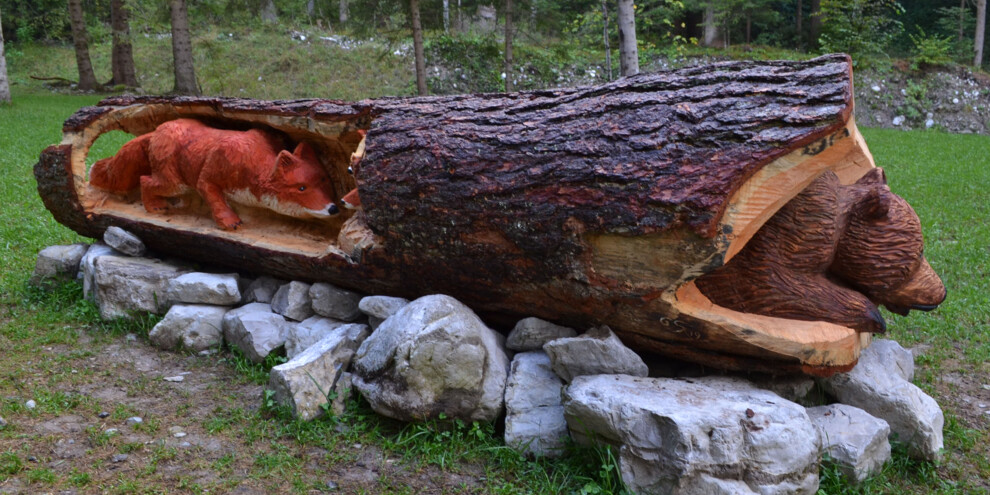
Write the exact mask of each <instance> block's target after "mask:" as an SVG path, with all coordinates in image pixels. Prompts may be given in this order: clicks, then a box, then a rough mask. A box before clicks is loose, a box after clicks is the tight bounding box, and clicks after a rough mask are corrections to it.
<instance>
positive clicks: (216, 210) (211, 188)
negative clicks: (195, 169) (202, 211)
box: [196, 179, 241, 230]
mask: <svg viewBox="0 0 990 495" xmlns="http://www.w3.org/2000/svg"><path fill="white" fill-rule="evenodd" d="M196 190H197V191H199V194H200V196H202V197H203V200H204V201H206V204H207V205H209V206H210V214H212V215H213V221H214V222H216V223H217V226H218V227H220V228H221V229H224V230H234V229H236V228H237V227H238V226H239V225H241V217H239V216H237V213H234V210H233V209H232V208H231V207H230V205H229V204H227V198H226V197H224V194H223V189H222V188H221V187H220V186H218V185H216V184H213V183H211V182H207V181H205V180H202V179H200V181H199V182H198V183H197V184H196Z"/></svg>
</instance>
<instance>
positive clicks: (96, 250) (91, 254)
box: [78, 242, 117, 302]
mask: <svg viewBox="0 0 990 495" xmlns="http://www.w3.org/2000/svg"><path fill="white" fill-rule="evenodd" d="M108 254H117V252H116V251H114V250H113V248H111V247H110V246H107V245H106V244H103V243H102V242H97V243H96V244H93V245H92V246H90V247H89V249H87V250H86V254H84V255H83V257H82V259H81V260H80V261H79V275H78V278H81V279H82V282H83V297H84V298H86V299H88V300H90V301H93V302H96V280H95V278H96V260H97V258H99V257H100V256H106V255H108Z"/></svg>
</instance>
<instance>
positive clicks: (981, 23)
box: [973, 0, 987, 69]
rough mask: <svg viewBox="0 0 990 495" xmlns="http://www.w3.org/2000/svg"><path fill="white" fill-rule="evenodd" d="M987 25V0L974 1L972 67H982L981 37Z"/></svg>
mask: <svg viewBox="0 0 990 495" xmlns="http://www.w3.org/2000/svg"><path fill="white" fill-rule="evenodd" d="M986 25H987V0H976V33H975V35H974V36H973V50H974V52H975V55H973V66H974V67H976V68H977V69H979V68H980V67H981V66H983V37H984V33H985V32H986Z"/></svg>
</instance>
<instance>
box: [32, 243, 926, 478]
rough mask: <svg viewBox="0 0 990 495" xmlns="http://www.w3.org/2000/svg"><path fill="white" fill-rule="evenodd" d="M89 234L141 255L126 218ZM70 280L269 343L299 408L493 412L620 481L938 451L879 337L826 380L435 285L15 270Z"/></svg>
mask: <svg viewBox="0 0 990 495" xmlns="http://www.w3.org/2000/svg"><path fill="white" fill-rule="evenodd" d="M107 237H108V238H109V239H112V240H113V242H115V243H118V244H120V245H121V246H126V249H128V250H129V251H130V252H132V253H141V252H143V251H142V250H141V249H137V248H135V247H134V246H135V241H136V242H137V243H138V244H139V243H140V240H138V239H131V237H129V235H128V234H127V233H126V232H114V233H113V234H112V235H110V233H108V236H107ZM109 239H108V240H109ZM71 277H77V278H79V279H81V280H82V282H83V286H84V292H85V294H86V296H87V297H90V298H93V300H94V301H95V302H96V303H97V305H98V306H99V308H100V315H101V317H103V318H106V319H111V318H118V317H126V316H130V315H133V314H134V313H136V312H151V313H155V314H164V317H163V318H162V320H161V321H160V322H159V323H158V324H157V325H156V326H155V327H154V328H153V329H152V330H151V332H150V334H149V339H150V341H151V342H152V343H153V344H154V345H156V346H158V347H160V348H162V349H167V350H184V351H187V352H197V353H211V352H215V350H216V349H217V348H219V347H220V346H222V345H226V346H228V347H229V348H231V349H237V350H238V351H239V352H240V353H241V354H242V355H244V356H245V357H246V358H247V359H250V360H251V361H254V362H258V363H260V362H264V361H265V360H266V358H267V357H268V356H269V355H271V354H272V353H276V352H278V353H284V354H285V356H286V357H287V358H288V362H285V363H284V364H280V365H278V366H275V367H273V368H272V369H271V374H270V378H269V385H268V388H269V389H271V390H272V391H273V392H274V393H273V395H272V397H274V398H275V400H276V401H277V402H279V403H281V404H284V405H285V406H287V407H288V408H289V409H290V410H291V411H293V413H294V414H295V415H296V416H298V417H299V418H302V419H306V420H310V419H314V418H317V417H319V416H322V415H324V414H328V413H330V414H341V413H342V412H343V411H344V406H345V403H346V400H347V399H348V398H349V397H350V396H351V394H352V393H353V392H352V391H351V390H352V389H353V390H356V391H357V392H359V393H360V394H361V395H362V396H363V397H364V399H365V400H367V401H368V403H369V404H370V405H371V407H372V408H373V409H374V410H375V411H376V412H378V413H379V414H383V415H386V416H389V417H393V418H397V419H400V420H404V421H421V420H427V419H436V418H441V417H446V418H457V419H462V420H466V421H494V420H497V419H498V418H500V417H503V415H504V418H505V419H504V421H505V442H506V444H507V445H509V446H511V447H513V448H515V449H517V450H519V451H520V452H523V453H525V454H526V455H530V456H559V455H561V454H563V453H564V448H565V446H566V445H567V444H568V443H569V442H571V441H573V442H575V443H578V444H593V443H598V444H601V443H603V444H606V445H610V446H612V447H613V448H614V449H615V451H616V453H617V457H618V459H619V465H620V466H619V467H620V471H621V474H622V479H623V482H624V483H625V484H626V486H627V487H628V488H629V489H630V490H632V491H633V492H634V493H678V494H693V493H781V494H783V493H808V494H812V493H815V492H816V490H817V489H818V469H819V463H820V461H821V458H822V454H824V453H827V454H828V456H829V458H830V459H831V460H832V461H833V462H835V463H837V464H838V465H839V467H840V468H841V469H842V470H843V472H844V473H846V475H847V477H848V478H849V480H850V481H852V482H858V481H861V480H863V479H865V478H867V477H868V476H870V475H871V474H872V473H875V472H876V471H877V470H879V469H880V468H881V466H882V465H883V464H884V463H885V462H886V461H887V460H889V458H890V443H889V439H890V438H896V439H898V440H899V441H901V442H904V443H905V444H906V445H907V446H908V447H909V452H910V453H911V454H912V455H914V456H916V457H918V458H921V459H927V460H936V459H938V457H939V455H940V449H941V448H942V426H943V422H944V420H943V417H942V411H941V410H940V409H939V407H938V404H936V403H935V401H934V400H933V399H932V398H931V397H929V396H927V395H925V394H924V392H922V391H921V390H920V389H919V388H918V387H916V386H914V385H913V384H912V383H911V382H910V380H911V379H912V377H913V373H914V360H913V357H912V355H911V353H910V351H907V350H905V349H903V348H901V347H900V346H899V345H898V344H897V343H896V342H894V341H891V340H877V341H875V342H874V343H873V344H872V345H871V346H870V347H869V348H867V349H866V351H865V352H864V353H863V355H862V357H861V358H860V363H859V364H858V365H857V366H856V367H855V368H854V369H853V370H851V371H850V372H849V373H843V374H838V375H835V376H833V377H830V378H827V379H816V380H812V379H810V378H807V377H780V378H778V377H750V378H752V379H744V378H741V377H731V376H702V373H698V372H697V368H690V369H687V370H686V369H684V368H679V367H678V366H677V365H676V364H674V363H672V362H669V360H668V361H663V360H651V362H650V365H649V366H647V364H646V363H645V362H644V360H643V359H642V358H641V357H640V356H639V355H637V354H636V353H635V352H633V351H632V350H630V349H628V348H627V347H625V346H624V345H623V344H622V342H621V341H620V340H619V339H618V337H616V336H615V334H613V333H612V332H611V330H609V329H608V327H599V328H592V329H590V330H588V331H587V332H585V333H583V334H579V332H578V331H577V330H575V329H573V328H568V327H563V326H559V325H556V324H554V323H551V322H547V321H543V320H540V319H537V318H525V319H523V320H520V321H519V322H518V323H517V324H516V326H515V328H513V329H512V331H511V332H509V334H508V338H505V337H503V336H502V334H501V333H499V332H497V331H496V330H494V329H492V328H489V327H488V326H487V325H486V324H485V323H484V322H483V321H482V320H481V319H480V318H479V317H478V316H477V315H476V314H475V313H474V312H473V311H472V310H471V309H470V308H468V307H467V306H465V305H463V304H461V303H460V302H458V301H457V300H456V299H454V298H452V297H449V296H444V295H430V296H425V297H421V298H419V299H416V300H413V301H409V300H406V299H402V298H397V297H389V296H381V295H372V296H364V295H362V294H357V293H354V292H351V291H348V290H346V289H343V288H340V287H336V286H333V285H331V284H327V283H315V284H312V285H311V284H308V283H304V282H301V281H280V280H277V279H274V278H271V277H267V276H262V277H258V278H255V279H248V278H245V277H243V276H241V275H238V274H210V273H201V272H197V271H194V270H193V269H192V268H191V267H190V266H187V265H185V264H183V263H181V262H174V261H166V260H160V259H155V258H152V257H149V256H148V255H134V256H132V255H127V254H124V253H122V252H121V251H119V250H118V249H114V248H112V247H110V246H107V245H105V244H102V243H98V244H94V245H92V246H85V245H80V244H76V245H72V246H53V247H50V248H46V249H45V250H43V251H42V252H41V253H40V254H39V257H38V262H37V267H36V269H35V273H34V276H33V277H32V279H31V281H32V283H34V284H39V285H41V284H44V283H46V281H48V280H51V279H67V278H71ZM513 352H516V354H514V355H513ZM813 389H814V390H817V391H818V392H819V393H817V394H815V393H812V390H813ZM815 396H817V397H819V400H818V401H814V400H809V399H808V397H815ZM826 396H828V397H831V399H832V400H831V401H823V400H820V399H821V398H823V397H826ZM806 406H808V407H806Z"/></svg>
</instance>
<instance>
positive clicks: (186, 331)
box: [148, 304, 230, 352]
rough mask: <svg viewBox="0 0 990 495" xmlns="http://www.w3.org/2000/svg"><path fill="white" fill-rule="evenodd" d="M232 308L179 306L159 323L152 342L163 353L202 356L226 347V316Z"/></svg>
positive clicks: (173, 308) (175, 306) (152, 334)
mask: <svg viewBox="0 0 990 495" xmlns="http://www.w3.org/2000/svg"><path fill="white" fill-rule="evenodd" d="M228 309H230V308H226V307H222V306H204V305H189V304H176V305H174V306H172V307H171V308H169V310H168V313H166V314H165V318H163V319H162V321H160V322H158V324H157V325H155V327H154V328H152V329H151V332H149V333H148V338H149V339H150V340H151V343H152V344H155V345H156V346H158V347H159V348H161V349H166V350H170V351H172V350H177V349H180V348H181V349H185V350H187V351H190V352H202V351H205V350H207V349H211V348H215V347H219V346H220V344H221V343H223V315H225V314H226V313H227V310H228Z"/></svg>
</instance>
